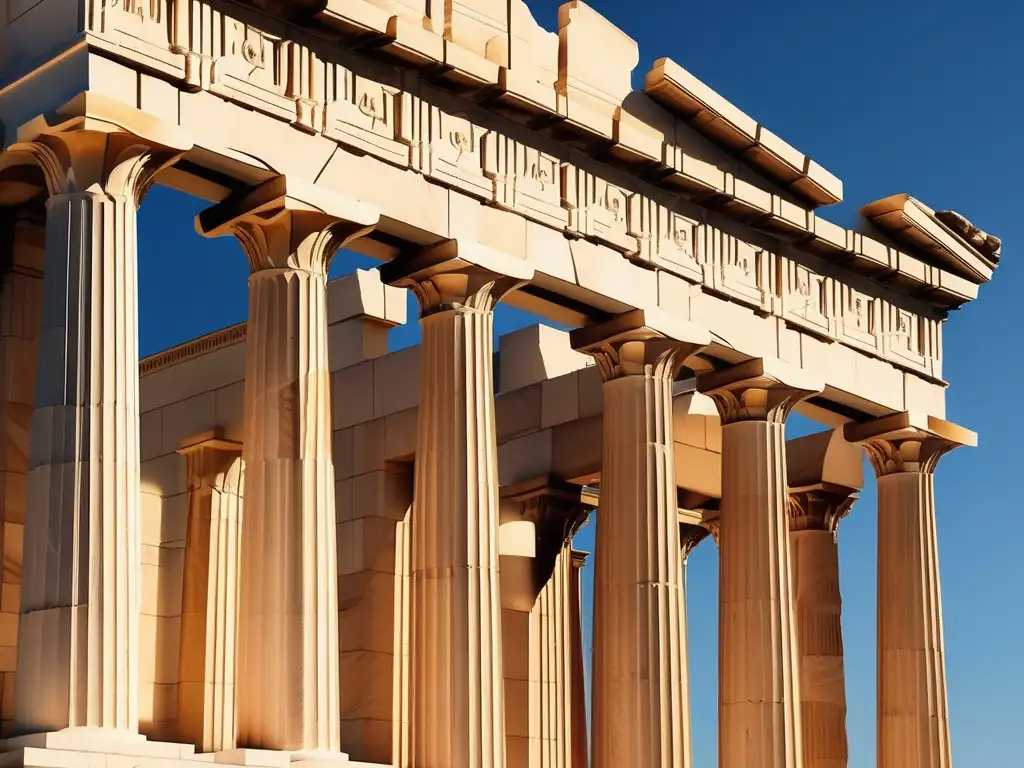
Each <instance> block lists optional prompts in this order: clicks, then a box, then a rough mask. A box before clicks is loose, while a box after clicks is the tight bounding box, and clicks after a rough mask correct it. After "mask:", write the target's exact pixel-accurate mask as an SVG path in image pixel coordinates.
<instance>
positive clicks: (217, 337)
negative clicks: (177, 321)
mask: <svg viewBox="0 0 1024 768" xmlns="http://www.w3.org/2000/svg"><path fill="white" fill-rule="evenodd" d="M246 327H247V324H246V323H238V325H232V326H231V327H229V328H224V329H223V330H220V331H215V332H214V333H210V334H207V335H206V336H200V337H199V338H198V339H193V340H192V341H189V342H186V343H184V344H180V345H178V346H177V347H172V348H171V349H167V350H164V351H163V352H160V353H158V354H155V355H152V356H150V357H147V358H146V359H144V360H142V361H141V362H140V363H139V378H143V377H145V376H149V375H150V374H153V373H157V372H158V371H162V370H164V369H165V368H172V367H174V366H175V365H179V364H180V363H184V362H185V361H186V360H192V359H193V358H196V357H201V356H203V355H206V354H209V353H210V352H214V351H216V350H218V349H221V348H223V347H230V346H231V345H232V344H237V343H238V342H240V341H243V340H244V339H245V333H246Z"/></svg>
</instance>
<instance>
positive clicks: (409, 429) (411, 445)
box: [384, 408, 419, 461]
mask: <svg viewBox="0 0 1024 768" xmlns="http://www.w3.org/2000/svg"><path fill="white" fill-rule="evenodd" d="M418 429H419V408H409V409H407V410H404V411H399V412H398V413H392V414H391V415H390V416H387V417H386V418H385V419H384V455H385V457H386V458H387V460H388V461H409V460H411V459H412V458H413V457H415V455H416V436H417V432H418Z"/></svg>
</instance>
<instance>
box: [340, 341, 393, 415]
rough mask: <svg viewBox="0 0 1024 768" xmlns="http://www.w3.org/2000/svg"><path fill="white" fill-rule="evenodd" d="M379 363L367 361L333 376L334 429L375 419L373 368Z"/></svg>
mask: <svg viewBox="0 0 1024 768" xmlns="http://www.w3.org/2000/svg"><path fill="white" fill-rule="evenodd" d="M384 359H386V358H384ZM377 362H378V361H367V362H365V363H360V364H359V365H354V366H352V367H351V368H344V369H342V370H340V371H337V372H335V373H333V374H332V375H331V384H332V390H333V395H334V396H333V407H332V412H333V414H334V429H344V428H345V427H351V426H352V425H354V424H359V423H361V422H364V421H369V420H370V419H372V418H373V398H374V392H373V378H374V377H373V367H374V365H376V364H377Z"/></svg>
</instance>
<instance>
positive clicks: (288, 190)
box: [196, 176, 380, 239]
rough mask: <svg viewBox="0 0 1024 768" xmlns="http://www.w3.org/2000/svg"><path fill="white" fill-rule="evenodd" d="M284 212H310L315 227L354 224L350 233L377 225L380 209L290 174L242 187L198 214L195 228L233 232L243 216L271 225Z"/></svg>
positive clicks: (209, 233)
mask: <svg viewBox="0 0 1024 768" xmlns="http://www.w3.org/2000/svg"><path fill="white" fill-rule="evenodd" d="M285 213H300V214H311V215H312V216H313V217H314V219H315V220H316V221H315V223H312V226H313V227H316V226H322V227H323V228H325V229H326V228H327V227H329V226H330V225H331V224H333V223H343V224H351V225H352V226H353V228H354V232H356V233H358V234H353V235H351V236H350V237H349V239H351V238H352V237H355V236H359V235H362V234H365V233H366V232H368V231H369V230H371V229H372V228H373V227H375V226H376V225H377V222H378V221H379V220H380V211H378V210H377V209H376V208H374V207H373V206H371V205H368V204H366V203H362V202H359V201H358V200H351V199H349V198H346V197H342V196H341V195H336V194H334V193H333V192H329V191H327V190H326V189H324V188H323V187H319V186H316V185H314V184H309V183H308V182H305V181H301V180H299V179H295V178H291V177H287V176H275V177H273V178H270V179H267V180H266V181H264V182H263V183H262V184H258V185H256V186H254V187H249V188H247V189H242V190H239V191H238V192H236V193H234V194H232V195H229V196H228V197H227V198H226V199H224V200H222V201H221V202H219V203H217V204H215V205H213V206H211V207H209V208H207V209H206V210H205V211H202V212H201V213H199V215H197V216H196V231H197V232H198V233H199V234H200V235H203V236H204V237H220V236H222V235H227V234H234V231H233V228H234V227H235V225H236V224H237V223H239V222H240V221H241V220H248V221H252V220H260V219H263V220H265V221H266V223H267V224H268V225H269V224H271V222H272V221H273V220H275V219H276V218H277V217H278V216H280V215H281V214H285Z"/></svg>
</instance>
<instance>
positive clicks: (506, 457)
mask: <svg viewBox="0 0 1024 768" xmlns="http://www.w3.org/2000/svg"><path fill="white" fill-rule="evenodd" d="M639 60H640V57H639V52H638V47H637V44H636V43H635V42H634V40H633V39H631V38H630V37H629V36H628V34H626V33H625V32H623V31H620V30H619V29H616V28H615V27H613V26H612V25H611V24H610V23H609V22H608V21H606V20H605V19H604V18H602V17H601V16H600V15H599V14H598V13H597V12H596V11H595V10H594V9H592V8H590V7H588V6H587V5H586V4H585V3H583V2H580V1H579V0H572V1H571V2H567V3H565V4H564V5H563V6H562V7H561V9H560V11H559V14H558V19H557V24H556V23H555V22H554V20H553V19H552V20H551V23H550V24H543V25H542V24H539V23H537V22H536V21H535V20H534V18H533V16H532V15H531V14H530V12H529V11H528V10H527V7H526V5H525V4H524V2H523V0H453V1H451V2H444V3H440V2H430V1H429V0H319V1H318V2H311V1H310V0H298V1H297V2H272V1H271V0H256V1H255V2H237V3H227V2H220V1H219V0H106V1H105V2H104V1H103V0H39V2H33V0H9V1H8V2H6V3H4V4H0V136H2V138H3V143H2V147H0V149H2V153H0V254H2V256H3V261H2V268H3V284H2V293H0V350H2V354H0V366H2V373H3V375H2V376H0V413H2V415H3V420H2V425H3V431H2V432H0V487H2V492H0V516H2V549H3V560H4V567H3V572H2V577H0V578H2V584H0V648H2V653H0V664H2V668H0V673H2V680H0V682H2V696H0V719H2V727H3V731H4V736H5V737H6V740H5V741H4V742H3V743H2V745H0V749H2V751H3V755H2V757H0V765H3V766H29V767H32V768H75V767H76V766H83V767H84V766H90V767H96V766H103V767H106V768H135V767H136V766H153V767H157V768H159V767H164V768H174V767H181V766H189V765H197V764H199V763H211V762H213V763H220V764H235V765H249V766H263V767H265V768H283V767H284V766H286V765H288V764H289V763H304V764H306V765H307V766H313V765H314V764H315V765H324V766H341V767H343V766H345V765H349V766H353V768H355V767H356V766H364V767H365V766H370V765H391V766H396V768H505V767H506V766H507V767H508V768H585V767H586V766H588V765H593V766H596V768H667V767H669V766H671V767H672V768H676V767H679V768H690V766H691V762H692V758H691V736H690V703H689V690H688V672H687V666H688V654H687V625H686V562H687V557H688V555H689V554H690V552H691V551H692V550H693V549H694V547H696V546H705V547H709V546H710V547H716V546H717V547H718V550H719V553H720V594H719V599H720V626H719V627H718V638H719V645H720V653H719V656H720V670H719V681H720V690H719V698H720V702H719V707H720V713H719V720H720V729H719V730H720V732H719V734H718V738H719V752H720V763H719V764H720V765H721V766H722V768H799V767H800V766H803V767H804V768H841V767H842V766H845V765H846V763H847V759H846V755H847V746H846V732H845V721H846V703H845V691H844V683H843V646H842V639H841V632H840V622H841V616H840V604H841V601H840V591H839V581H838V554H837V544H836V542H837V530H838V529H839V528H840V521H841V520H842V519H843V517H844V516H845V515H847V514H850V513H851V508H853V514H856V509H855V505H854V502H855V500H856V498H857V494H858V491H859V489H860V488H861V487H862V484H863V477H862V470H861V467H862V465H863V461H862V459H863V456H864V452H866V454H867V456H868V457H869V458H870V461H871V465H872V466H873V467H874V469H875V471H876V473H877V483H878V504H879V510H878V579H879V590H878V596H879V597H878V619H879V621H878V668H879V673H878V699H877V713H878V765H879V766H880V768H949V765H950V748H949V723H948V718H947V704H946V686H945V669H944V652H943V639H942V623H941V607H940V603H941V600H940V589H939V567H938V562H937V548H936V543H935V542H936V539H935V505H936V499H935V495H934V490H933V477H934V473H935V472H936V470H937V467H938V465H939V463H940V462H939V459H940V458H941V457H942V456H943V455H944V454H945V453H946V452H948V451H950V450H952V449H954V448H956V447H958V446H964V445H967V446H969V445H974V444H975V442H976V437H975V435H974V434H973V433H972V432H970V431H968V430H967V429H964V428H962V427H959V426H956V425H954V424H953V423H951V422H949V421H947V420H946V413H945V390H946V383H945V382H944V381H943V378H942V363H943V360H942V350H943V347H942V330H943V323H944V321H945V319H946V316H947V314H948V313H949V312H950V310H953V309H955V308H957V307H960V306H962V305H963V304H965V303H966V302H969V301H971V300H973V299H975V298H976V297H977V293H978V288H979V286H980V285H982V284H984V283H985V282H986V281H988V280H989V279H990V278H991V277H992V274H993V271H994V270H995V268H996V266H997V265H998V262H999V247H1000V244H999V241H998V240H997V239H996V238H994V237H992V236H989V235H987V234H986V233H984V232H981V231H980V230H978V229H977V228H976V227H975V226H974V225H972V224H971V222H969V221H967V220H966V219H964V218H963V217H962V216H959V215H958V214H955V213H953V212H951V211H938V212H936V211H934V210H932V209H931V208H929V207H928V206H926V205H925V204H923V203H921V202H919V201H918V200H916V199H913V198H911V197H908V196H906V195H894V196H892V197H888V198H886V199H884V200H880V201H877V202H873V203H870V204H867V205H866V206H865V207H864V208H863V210H862V213H863V217H862V222H861V224H860V226H859V227H858V228H857V229H856V230H852V229H845V228H843V227H840V226H837V225H836V224H833V223H830V222H829V220H828V216H827V213H825V214H822V213H820V211H821V210H822V209H824V208H825V207H826V206H828V205H830V204H833V203H837V202H839V201H841V200H842V193H843V187H842V183H841V182H840V180H839V179H837V178H836V177H835V176H833V175H832V174H830V173H829V172H828V171H827V170H825V168H824V167H822V166H821V165H819V164H818V163H817V162H815V161H814V160H812V159H810V158H809V157H807V156H805V155H804V154H802V153H801V152H800V151H798V150H797V149H795V148H793V147H792V146H790V145H789V144H787V143H786V142H785V141H784V140H783V139H782V138H780V137H779V136H777V135H775V134H774V133H772V132H771V131H770V130H769V129H768V128H767V127H765V126H763V125H760V124H759V123H757V122H756V121H755V120H753V119H752V118H750V117H748V116H747V115H746V114H744V113H743V112H742V111H740V110H739V109H738V108H736V107H735V106H733V105H732V104H730V103H729V102H728V101H727V100H726V99H725V98H723V97H722V96H720V95H719V94H717V93H715V92H714V91H713V90H711V89H710V88H709V87H708V86H706V85H704V84H703V83H701V82H700V81H698V80H697V79H696V78H694V77H693V76H692V75H691V74H689V73H688V72H687V71H686V70H684V69H683V68H682V67H680V66H679V65H678V64H676V63H674V62H673V61H671V60H670V59H660V60H658V61H657V62H656V63H655V65H654V67H653V68H652V69H651V70H650V71H649V72H647V73H646V76H645V77H644V78H639V79H637V78H636V77H635V76H636V75H637V74H638V72H637V66H638V64H639ZM639 74H642V72H640V73H639ZM634 83H642V87H641V88H640V89H634ZM153 184H163V185H166V186H169V187H172V188H174V189H177V190H180V191H183V192H185V193H188V194H190V195H194V196H197V197H200V198H203V199H204V200H206V201H208V203H209V207H208V208H206V209H205V210H204V212H203V213H201V214H200V215H199V216H198V217H197V220H196V222H195V226H196V229H197V231H198V235H197V237H198V236H200V235H201V236H206V237H233V238H236V239H237V241H238V242H239V244H240V245H241V247H242V250H243V251H244V253H245V255H246V256H247V257H248V260H249V265H250V268H251V276H250V279H249V291H250V302H249V315H248V321H247V322H246V323H244V324H242V325H238V326H235V327H231V328H227V329H224V330H221V331H218V332H216V333H213V334H211V335H209V336H205V337H203V338H201V339H197V340H195V341H193V342H191V343H189V344H186V345H183V346H181V347H178V348H175V349H171V350H168V351H166V352H164V353H162V354H159V355H157V356H155V357H151V358H149V359H146V360H142V361H140V360H139V353H138V339H137V335H138V333H137V328H138V306H139V299H140V297H139V296H138V286H137V279H136V274H137V263H138V260H139V259H145V258H147V254H146V253H145V252H140V249H139V248H138V245H137V243H138V240H137V232H136V216H137V211H138V208H139V206H140V205H142V204H143V202H144V199H145V197H146V193H147V191H148V190H149V189H150V188H151V186H152V185H153ZM346 251H357V252H361V253H364V254H368V255H370V256H373V257H376V258H378V259H379V260H380V261H381V262H382V263H381V266H380V268H379V270H375V271H359V272H356V273H354V274H352V275H350V276H348V277H345V278H343V279H340V280H337V281H332V282H330V283H328V282H327V277H326V276H327V270H328V266H329V264H330V263H331V261H332V259H333V258H338V259H344V258H346ZM408 291H411V292H412V293H413V294H414V295H415V298H416V299H417V300H418V306H419V313H420V317H419V319H418V322H419V323H420V325H421V329H422V342H421V344H420V345H419V346H417V347H413V348H408V349H405V350H402V351H400V352H395V353H391V354H389V353H388V332H389V329H390V328H392V327H394V326H396V325H399V324H403V323H406V322H408V321H410V318H407V317H406V306H407V303H406V298H407V295H408V294H407V292H408ZM143 298H144V297H143ZM499 303H505V304H509V305H514V306H517V307H520V308H524V309H527V310H529V311H531V312H534V313H536V314H538V315H541V316H544V317H546V318H549V319H550V320H552V321H554V322H556V323H558V324H560V325H561V326H569V327H571V328H573V329H574V330H572V331H571V332H563V331H561V330H555V329H553V328H550V327H545V326H543V325H542V326H538V327H534V328H529V329H526V330H523V331H519V332H516V333H514V334H511V335H509V336H506V337H504V338H503V339H502V340H501V343H500V350H499V352H498V353H497V354H495V352H494V339H493V335H494V329H493V313H494V309H495V306H496V305H498V304H499ZM411 320H412V321H414V322H415V321H416V320H415V319H411ZM793 411H798V412H800V413H802V414H804V415H806V416H809V417H811V418H813V419H815V420H816V421H818V422H820V423H821V424H822V425H823V431H822V432H820V433H819V434H815V435H811V436H810V437H805V438H801V439H798V440H791V441H788V442H787V440H786V437H785V425H786V420H787V417H788V416H789V415H790V414H791V413H792V412H793ZM595 508H596V509H598V510H599V511H598V513H597V515H596V549H595V552H593V553H591V554H590V556H589V563H588V565H587V567H591V568H593V569H594V574H595V586H594V595H593V601H594V606H593V626H594V648H593V656H592V659H591V661H590V663H591V665H592V666H591V668H592V686H590V688H591V689H590V690H589V691H587V690H585V686H584V679H583V670H584V667H585V663H586V659H585V656H584V652H583V644H582V640H581V623H582V621H583V620H584V619H583V613H584V611H582V610H581V598H580V569H581V568H582V567H583V565H584V561H585V560H587V554H586V553H582V552H577V551H574V550H573V547H572V539H573V534H574V532H575V531H576V530H577V529H578V528H579V526H580V525H582V524H583V523H584V522H585V521H586V519H587V516H588V514H590V513H591V512H592V511H593V510H594V509H595ZM709 534H710V535H709ZM586 613H587V614H588V616H587V618H588V619H589V611H588V612H586ZM588 696H589V701H588V699H587V697H588ZM588 706H589V709H590V714H591V723H590V727H589V729H588V724H587V709H588Z"/></svg>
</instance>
